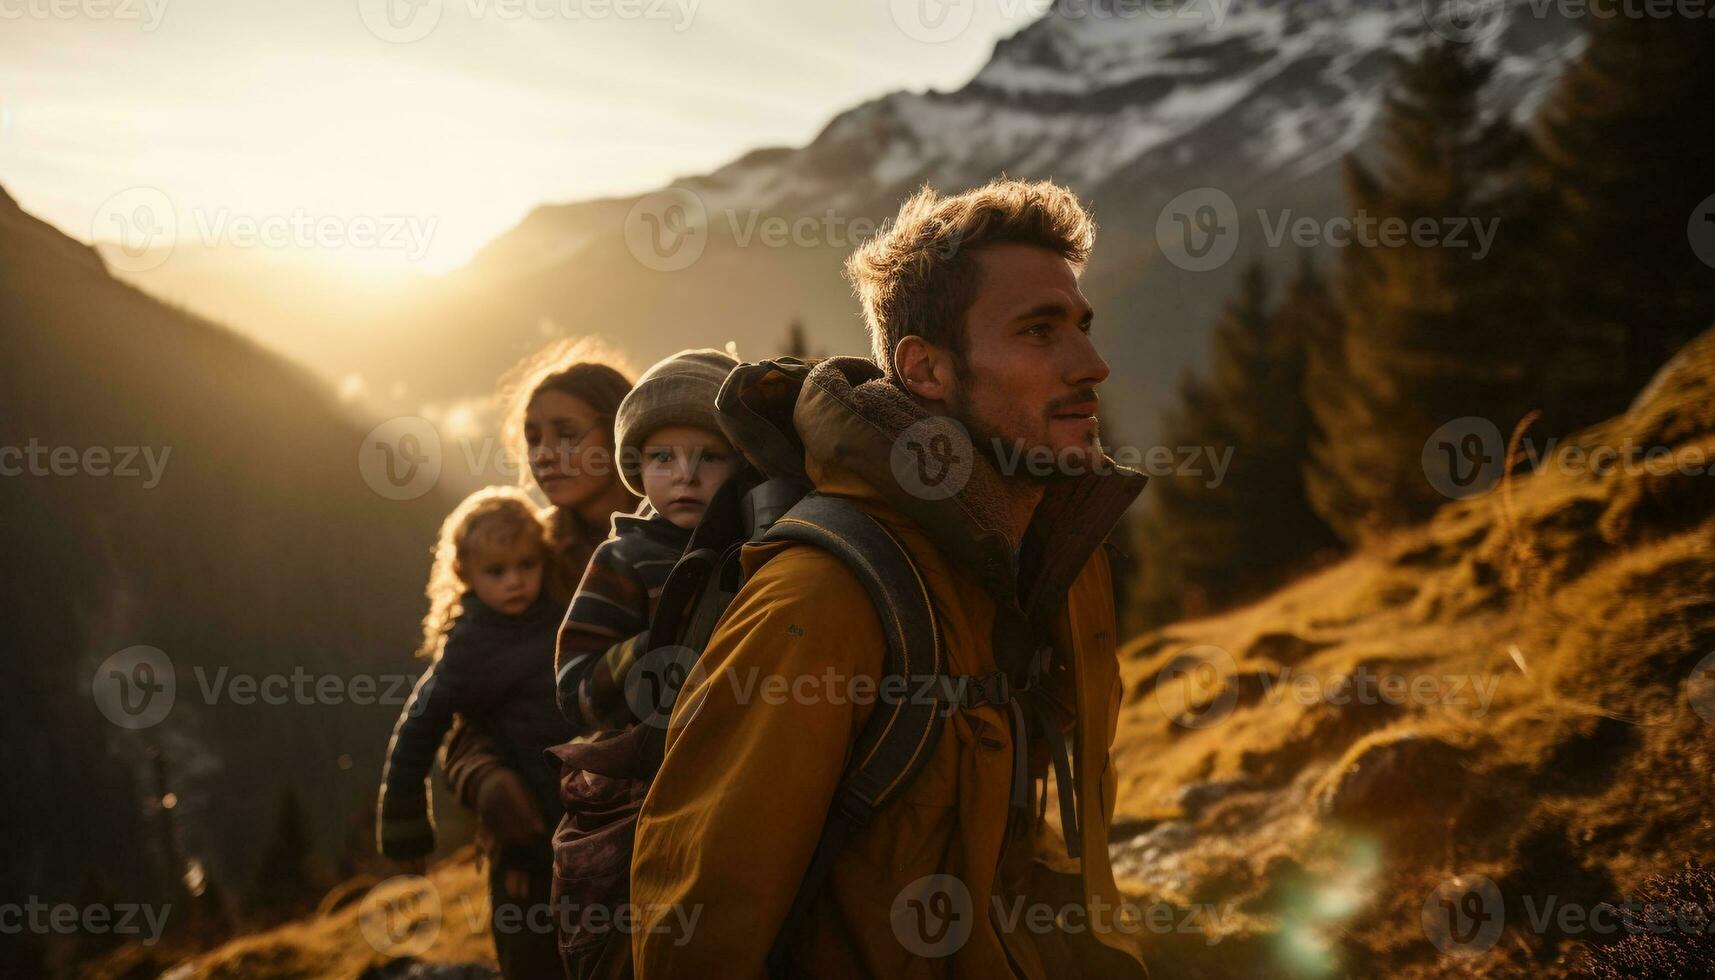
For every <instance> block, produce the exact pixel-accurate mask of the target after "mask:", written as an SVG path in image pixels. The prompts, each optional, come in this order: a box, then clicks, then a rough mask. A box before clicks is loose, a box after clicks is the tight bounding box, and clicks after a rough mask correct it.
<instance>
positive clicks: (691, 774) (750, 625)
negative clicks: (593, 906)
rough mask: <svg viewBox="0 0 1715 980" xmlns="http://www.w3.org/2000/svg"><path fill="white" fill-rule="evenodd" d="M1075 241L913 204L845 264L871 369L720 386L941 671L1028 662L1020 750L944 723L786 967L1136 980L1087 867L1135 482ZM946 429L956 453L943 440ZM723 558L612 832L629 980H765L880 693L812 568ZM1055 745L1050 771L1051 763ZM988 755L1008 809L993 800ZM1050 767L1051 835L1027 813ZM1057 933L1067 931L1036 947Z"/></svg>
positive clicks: (972, 208)
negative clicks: (722, 599)
mask: <svg viewBox="0 0 1715 980" xmlns="http://www.w3.org/2000/svg"><path fill="white" fill-rule="evenodd" d="M1093 240H1094V225H1093V223H1092V221H1091V219H1090V216H1089V215H1088V214H1087V213H1086V212H1085V210H1084V209H1083V208H1082V206H1080V205H1079V203H1078V201H1077V199H1076V198H1075V197H1074V196H1073V195H1072V194H1071V193H1070V192H1068V191H1066V190H1065V189H1063V188H1060V187H1057V186H1055V185H1053V184H1050V183H1047V182H1041V183H1022V182H1018V181H996V182H993V183H991V184H989V185H987V186H985V187H981V188H978V189H976V190H973V191H970V192H968V193H965V194H961V195H958V196H954V197H940V196H938V195H936V194H935V193H934V192H933V191H931V190H928V189H925V190H924V191H922V192H921V193H919V194H918V195H917V196H916V197H914V198H912V199H911V200H910V201H908V202H906V204H905V205H904V207H903V208H902V209H901V210H900V212H899V215H898V218H897V219H896V220H895V221H894V223H893V224H892V225H891V226H889V228H888V229H887V230H886V231H885V232H884V233H883V234H881V235H879V236H878V237H876V238H875V239H873V240H871V241H870V242H868V243H867V244H865V245H864V246H863V247H861V248H860V249H859V250H858V251H857V252H856V253H855V254H854V255H853V256H852V257H851V259H850V260H849V261H848V263H847V271H848V274H849V275H850V277H851V278H852V280H853V282H854V283H855V285H856V288H857V292H858V294H859V297H860V298H861V300H862V303H863V307H864V314H865V318H866V320H867V322H868V326H869V329H870V333H871V337H872V340H873V345H874V355H875V363H874V364H871V363H870V362H868V361H865V360H862V359H859V358H835V359H832V360H830V361H826V362H823V363H821V364H818V365H816V366H815V367H814V368H813V369H811V370H809V371H808V372H807V374H806V375H804V376H802V377H800V378H797V379H795V380H794V379H791V378H787V377H784V376H783V372H780V371H774V372H763V373H761V374H760V375H759V374H758V373H757V372H756V371H754V370H752V371H750V372H749V373H748V374H747V373H746V372H747V369H742V368H741V369H740V372H739V374H736V375H735V376H734V377H733V378H732V379H731V380H729V382H728V385H729V387H731V386H733V385H735V384H739V385H741V386H744V387H745V388H746V389H747V390H743V391H741V392H739V394H740V395H741V397H742V401H743V402H744V403H745V404H746V405H747V406H749V407H750V408H752V409H753V410H754V411H755V413H756V417H758V418H772V419H782V420H783V419H791V420H792V426H793V427H794V428H795V430H796V432H795V434H796V436H797V437H798V438H799V439H801V440H802V444H803V447H804V466H805V469H806V471H807V473H808V475H809V476H810V477H811V478H812V479H813V481H814V482H815V484H816V487H817V489H818V490H819V491H820V492H822V493H824V494H829V495H835V496H841V497H845V498H847V499H849V500H850V501H852V502H853V503H854V504H855V505H856V506H857V507H858V508H859V509H860V510H862V511H863V512H864V513H866V514H868V515H869V516H870V517H873V518H875V519H876V520H878V521H879V522H881V523H882V525H883V526H884V527H886V528H887V529H888V530H889V531H890V532H891V533H892V534H893V536H894V537H896V538H897V539H898V540H899V541H900V542H901V543H902V544H903V545H904V547H905V550H906V552H907V553H908V554H909V555H910V557H911V559H912V563H913V565H914V566H915V568H916V570H917V572H918V573H919V575H920V576H921V578H922V579H923V580H924V581H925V583H926V584H927V587H928V589H929V591H930V594H931V596H932V599H933V607H934V610H935V617H936V623H937V626H938V628H939V630H940V631H941V633H942V641H943V648H944V650H945V653H946V658H947V665H948V673H949V674H951V675H955V676H974V675H988V674H992V673H993V672H994V671H995V670H996V669H997V667H1006V666H1008V664H1009V663H1010V664H1011V665H1013V669H1014V670H1020V671H1021V669H1020V668H1018V667H1017V665H1018V664H1019V663H1021V662H1026V661H1029V660H1031V659H1032V658H1031V657H1030V656H1029V654H1033V653H1035V652H1037V651H1038V650H1040V649H1041V648H1043V647H1046V648H1049V649H1050V650H1051V651H1052V652H1051V654H1049V655H1048V657H1047V658H1046V659H1045V660H1037V664H1038V666H1039V667H1041V665H1043V664H1046V667H1045V668H1043V669H1040V670H1039V671H1034V672H1031V676H1028V677H1027V676H1023V675H1022V671H1021V672H1020V673H1019V674H1017V675H1015V676H1014V677H1013V684H1014V686H1015V689H1016V687H1019V686H1023V685H1024V684H1025V683H1027V682H1028V683H1030V684H1031V685H1032V687H1031V690H1030V691H1029V692H1028V693H1027V695H1023V696H1021V697H1028V698H1030V699H1031V700H1030V702H1029V703H1030V704H1031V706H1032V710H1031V712H1029V714H1028V717H1030V718H1036V719H1053V720H1052V721H1048V722H1042V721H1035V722H1025V723H1024V724H1023V726H1022V727H1023V729H1024V730H1020V727H1021V726H1020V720H1021V719H1024V718H1026V717H1027V715H1026V713H1023V712H1015V711H1013V710H1011V708H1012V706H1011V705H1009V704H1005V703H1003V704H984V705H980V706H976V707H969V708H961V709H959V710H956V711H953V712H952V713H950V715H949V716H948V718H947V721H946V722H945V729H944V731H943V733H942V736H941V738H940V741H939V742H938V743H937V745H936V748H935V750H934V752H933V754H932V755H931V757H930V759H929V761H928V763H927V764H926V765H925V766H924V767H923V769H922V770H921V771H920V772H919V773H918V774H917V775H916V776H915V777H914V778H913V779H912V781H911V782H910V784H909V785H908V786H907V787H906V788H904V789H903V790H902V792H901V795H900V797H899V798H898V799H895V800H893V801H892V802H890V803H889V804H887V805H886V806H885V807H883V808H882V809H880V810H879V811H877V812H876V813H875V814H874V816H873V818H872V819H871V820H870V821H869V823H868V824H867V825H866V826H864V827H862V828H861V829H859V830H858V831H857V832H856V833H855V834H854V835H853V836H852V837H851V838H850V840H849V842H848V843H847V844H846V846H845V847H844V848H843V849H842V850H841V852H840V853H839V856H838V858H837V859H836V860H835V862H834V864H833V865H832V871H831V873H830V874H829V876H828V878H827V881H826V885H825V887H823V888H822V889H821V890H820V891H819V894H817V896H816V897H815V899H814V901H813V903H812V904H811V906H810V907H809V909H808V912H807V913H806V914H805V915H804V917H803V919H802V925H801V928H799V929H796V930H794V932H793V935H792V936H791V938H790V942H789V948H788V949H787V950H786V952H787V955H788V960H789V964H790V968H791V970H792V971H793V972H797V973H802V974H807V975H815V976H886V977H897V976H948V975H958V976H979V977H993V976H1008V975H1016V976H1024V977H1037V978H1042V977H1057V976H1069V975H1086V976H1087V975H1112V976H1127V975H1141V974H1142V972H1143V971H1142V967H1141V964H1140V963H1139V962H1138V961H1137V960H1136V958H1135V957H1136V955H1137V953H1136V947H1137V936H1136V934H1135V933H1136V928H1135V924H1131V925H1132V928H1131V929H1126V928H1125V926H1126V925H1127V924H1126V923H1122V922H1118V921H1117V920H1116V918H1115V915H1114V908H1115V905H1116V902H1117V894H1116V890H1115V887H1114V882H1113V874H1112V870H1111V868H1110V867H1109V866H1108V859H1107V824H1108V821H1109V819H1111V815H1112V810H1113V805H1114V787H1115V782H1114V774H1113V771H1112V767H1111V766H1110V765H1109V761H1108V755H1109V747H1110V745H1111V743H1112V740H1113V736H1114V730H1115V725H1116V722H1117V717H1118V709H1119V703H1120V693H1121V691H1120V682H1119V676H1118V664H1117V662H1116V659H1115V655H1114V599H1113V586H1112V580H1111V578H1110V575H1109V569H1108V561H1107V557H1106V555H1105V553H1104V552H1103V550H1102V548H1101V544H1102V542H1103V541H1104V539H1105V537H1106V536H1107V534H1108V533H1109V531H1110V530H1112V528H1113V527H1114V525H1115V524H1116V522H1117V521H1118V519H1119V518H1120V516H1121V514H1122V513H1123V512H1124V511H1125V509H1126V508H1127V507H1128V506H1129V505H1130V504H1131V502H1132V501H1133V500H1134V499H1135V498H1136V497H1137V494H1138V493H1139V492H1140V491H1141V489H1142V485H1143V477H1142V476H1140V475H1138V474H1137V473H1134V472H1131V471H1129V470H1124V469H1121V468H1119V467H1116V466H1114V465H1113V464H1112V462H1111V461H1110V460H1108V459H1107V458H1106V457H1105V456H1104V455H1103V453H1102V451H1101V446H1100V441H1099V438H1098V434H1097V406H1098V399H1097V395H1096V387H1097V386H1098V385H1100V384H1101V383H1102V382H1103V381H1104V380H1106V378H1107V376H1108V366H1107V364H1106V363H1105V362H1104V361H1103V360H1102V358H1101V357H1100V356H1099V355H1098V354H1097V353H1096V349H1095V347H1094V345H1093V344H1092V342H1091V337H1090V328H1091V320H1092V315H1091V309H1090V304H1089V301H1088V300H1087V299H1086V298H1085V297H1084V295H1083V293H1082V292H1081V291H1080V289H1079V287H1078V274H1079V272H1080V270H1081V269H1082V267H1083V264H1084V262H1085V261H1086V259H1087V258H1088V255H1089V251H1090V248H1091V245H1092V243H1093ZM725 397H726V396H725V394H724V393H723V399H724V398H725ZM946 418H950V419H952V420H954V421H956V422H957V423H959V425H960V426H962V428H963V431H964V432H968V433H969V436H970V439H969V440H968V441H966V440H961V439H957V438H949V437H948V435H949V433H958V432H959V429H958V428H957V427H954V426H952V425H950V424H947V423H946V422H945V419H946ZM938 420H939V421H938ZM781 424H782V425H784V424H785V423H783V422H782V423H781ZM740 441H742V440H740ZM973 443H974V446H975V449H976V452H975V453H973V452H972V448H973ZM739 448H741V449H746V447H745V446H743V445H741V446H740V447H739ZM949 481H951V482H949ZM954 491H956V492H954ZM744 564H745V568H746V571H747V572H748V573H750V577H749V578H748V580H747V581H746V583H745V585H744V588H743V589H742V590H741V591H740V592H739V594H738V596H737V597H736V598H735V599H734V601H733V603H732V605H731V607H730V608H729V609H728V610H727V613H726V615H725V617H724V618H723V619H722V620H721V623H720V625H719V626H718V627H717V628H716V631H715V633H714V635H713V637H712V638H711V640H710V642H709V644H708V647H707V649H706V650H705V651H704V653H703V656H702V659H701V661H700V669H699V671H698V672H697V674H698V675H699V676H698V677H695V678H693V680H692V681H690V682H688V683H687V685H686V688H685V689H684V690H683V691H682V692H681V694H680V696H679V700H678V703H677V705H676V707H675V710H674V716H673V718H672V722H671V727H670V729H669V732H668V735H667V749H666V755H665V760H664V762H663V765H662V767H661V771H660V773H659V775H658V776H657V777H656V781H655V783H654V784H653V786H652V788H651V790H650V792H649V796H648V798H647V800H646V801H645V803H644V806H643V811H642V815H641V817H640V820H639V823H638V830H637V841H636V846H635V851H634V857H633V864H632V889H633V891H632V899H633V901H634V902H635V903H636V906H637V910H638V915H639V920H638V924H637V932H636V933H635V935H634V938H633V944H632V948H633V952H634V955H635V959H636V966H637V971H638V975H639V976H641V977H645V978H649V977H669V976H759V975H762V974H763V973H764V972H765V970H766V969H767V965H766V961H767V959H768V955H769V951H770V947H771V946H772V945H773V944H774V941H775V937H776V934H777V933H778V932H779V931H780V927H781V924H782V923H783V922H784V921H785V920H786V917H787V914H788V911H789V910H790V909H791V907H792V904H793V898H794V894H795V893H796V891H797V889H798V886H799V882H800V880H801V878H802V877H803V875H804V872H805V869H806V866H807V865H808V864H809V863H810V860H811V856H812V854H813V852H814V850H815V848H816V843H817V840H818V837H819V835H820V832H821V829H822V826H823V824H824V822H825V819H826V817H827V814H828V809H829V805H830V802H831V801H832V800H833V799H834V795H835V790H836V787H837V786H838V784H839V781H840V778H841V775H842V773H843V772H844V771H845V770H846V768H847V766H848V764H849V762H850V759H849V755H850V750H851V748H852V745H853V742H854V740H855V739H856V737H857V736H858V734H859V733H860V732H861V731H862V730H863V726H864V722H865V721H866V719H867V718H868V717H869V714H870V712H871V711H872V710H873V708H874V703H873V702H874V700H875V698H874V697H868V698H866V697H864V696H863V693H864V692H865V691H868V692H872V693H873V692H875V691H876V684H875V683H874V682H875V680H876V678H877V677H878V675H880V674H881V673H882V671H883V669H884V654H885V649H886V648H885V641H884V638H883V633H882V630H881V623H880V620H879V618H878V614H877V612H876V608H875V606H874V605H873V604H872V602H871V600H870V598H869V596H868V595H867V593H865V591H864V590H863V588H862V587H861V585H860V584H859V582H858V580H857V579H856V578H855V577H854V576H853V575H852V574H851V573H850V572H849V571H848V570H847V569H846V567H845V566H844V565H843V564H842V563H841V562H840V560H839V559H837V558H835V557H834V556H832V555H830V554H828V553H826V552H823V551H821V550H819V549H817V548H814V547H810V546H806V545H802V544H796V543H785V542H771V543H767V544H763V545H754V546H750V547H748V548H747V550H746V553H745V556H744ZM1020 644H1023V645H1024V648H1025V652H1026V654H1027V656H1025V657H1024V658H1022V660H1021V659H1020V658H1018V657H1016V656H1015V655H1014V654H1015V653H1016V651H1017V649H1018V647H1019V645H1020ZM865 680H867V681H869V683H868V684H867V685H865V684H864V683H863V681H865ZM1049 727H1052V728H1054V729H1055V730H1054V731H1048V730H1047V729H1048V728H1049ZM1044 736H1048V737H1044ZM1066 745H1070V746H1071V749H1070V751H1069V753H1066V750H1065V749H1064V746H1066ZM1055 746H1060V747H1061V749H1062V752H1063V753H1064V754H1069V755H1070V758H1069V759H1064V758H1063V760H1062V761H1064V762H1067V763H1069V766H1068V767H1061V766H1056V765H1053V764H1051V762H1050V759H1051V756H1052V755H1053V752H1052V751H1051V750H1052V749H1053V748H1054V747H1055ZM1015 748H1017V749H1019V750H1020V751H1021V753H1022V754H1023V756H1024V759H1025V761H1026V763H1027V765H1028V768H1027V770H1026V771H1027V773H1028V775H1029V777H1030V778H1029V779H1028V780H1021V781H1019V782H1020V783H1021V784H1023V783H1027V785H1018V786H1015V785H1014V781H1015V776H1014V764H1015V760H1014V756H1013V752H1014V750H1015ZM1056 768H1058V769H1060V771H1061V772H1062V773H1068V774H1069V775H1063V776H1061V777H1058V778H1057V779H1056V783H1057V793H1058V795H1059V796H1060V797H1062V798H1063V799H1064V800H1065V801H1066V806H1065V807H1063V808H1058V809H1060V810H1061V813H1062V814H1063V816H1061V819H1060V823H1061V824H1062V825H1066V824H1068V823H1070V824H1071V828H1069V831H1070V832H1069V834H1068V836H1069V837H1070V838H1071V839H1070V840H1069V841H1063V840H1062V839H1061V836H1060V834H1059V833H1058V832H1057V831H1056V830H1055V829H1054V828H1053V827H1052V826H1051V825H1050V824H1049V823H1047V822H1045V821H1044V820H1042V819H1040V818H1039V816H1038V809H1037V805H1038V802H1039V796H1038V794H1039V793H1040V792H1041V791H1042V790H1041V789H1040V788H1039V787H1040V786H1041V785H1045V782H1044V783H1040V784H1039V781H1041V780H1044V777H1045V775H1046V774H1047V773H1048V772H1049V771H1050V770H1052V769H1056ZM1069 784H1075V788H1074V786H1073V785H1069ZM1021 801H1022V804H1023V805H1020V803H1021ZM1073 801H1076V805H1075V806H1074V805H1073ZM1079 853H1081V854H1082V859H1081V861H1080V860H1079V859H1078V858H1076V857H1073V856H1069V854H1070V855H1076V854H1079ZM1045 909H1046V910H1047V913H1048V914H1047V915H1046V916H1045V914H1044V910H1045ZM1068 909H1071V910H1072V912H1071V914H1069V915H1067V916H1066V917H1065V919H1064V920H1063V921H1068V922H1072V923H1073V924H1074V929H1076V930H1078V931H1074V929H1063V928H1060V927H1058V926H1056V925H1054V917H1055V916H1059V915H1061V914H1062V913H1064V912H1066V911H1067V910H1068ZM686 923H694V925H691V926H690V927H689V929H688V930H687V929H686V928H685V927H684V924H686Z"/></svg>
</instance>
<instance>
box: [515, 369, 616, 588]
mask: <svg viewBox="0 0 1715 980" xmlns="http://www.w3.org/2000/svg"><path fill="white" fill-rule="evenodd" d="M632 374H633V371H632V369H631V365H630V363H629V362H628V361H627V360H626V359H625V356H624V355H623V354H621V353H619V352H618V351H616V350H614V349H613V348H612V347H611V346H609V345H608V344H606V343H604V342H603V341H602V340H600V339H599V338H596V337H564V338H561V339H560V340H556V341H554V342H553V343H550V344H548V345H547V346H546V347H543V348H542V349H541V350H539V351H537V352H536V353H534V354H532V355H530V356H529V357H526V358H525V359H524V360H522V361H519V362H518V363H517V364H516V365H514V366H513V368H512V369H511V370H510V371H508V372H506V374H505V375H504V376H502V377H501V379H500V386H499V393H498V395H497V398H498V401H499V406H500V412H501V423H500V426H501V428H500V435H501V439H502V444H503V445H504V446H506V448H507V449H508V450H509V451H511V453H512V454H513V458H514V459H516V460H518V463H519V467H518V482H519V484H520V485H521V486H524V487H529V486H531V485H532V483H533V481H532V478H531V475H530V449H529V447H528V446H526V445H525V444H524V413H525V411H526V410H527V409H528V408H529V407H530V403H531V402H532V401H534V400H535V398H536V396H537V395H539V394H541V393H542V392H544V391H558V392H563V393H564V394H567V395H571V396H572V397H573V398H577V399H580V400H582V401H583V403H584V404H586V405H588V406H589V407H590V409H591V410H592V411H594V412H595V413H596V415H597V416H599V417H600V419H601V422H602V425H603V426H605V427H606V429H607V436H608V443H609V445H612V444H613V441H614V440H613V420H614V416H616V415H617V414H618V413H619V403H620V402H622V401H624V400H625V396H626V395H627V394H628V393H630V391H631V376H632ZM613 474H614V475H613V479H614V480H615V481H616V482H617V481H618V480H619V473H618V471H617V470H614V471H613ZM542 521H543V522H544V523H546V524H547V526H548V536H549V540H550V541H551V542H552V554H553V555H554V557H555V561H554V562H553V572H554V574H553V575H552V576H550V577H549V581H548V583H547V585H546V586H545V587H546V588H548V589H549V590H550V592H551V593H552V594H554V595H556V596H559V595H561V594H562V593H563V594H564V597H566V598H570V595H571V593H572V591H573V590H575V589H576V588H577V584H578V579H579V578H580V577H581V576H582V575H583V573H584V570H583V567H582V561H581V560H579V559H580V558H584V557H587V555H586V554H585V553H584V546H587V545H589V544H590V540H589V539H591V538H594V539H597V540H599V539H600V538H602V537H605V536H606V535H607V530H608V528H607V524H606V523H605V522H604V523H603V524H602V525H601V526H600V527H587V526H585V524H584V522H583V521H582V520H581V519H579V517H578V516H577V515H576V514H567V513H561V512H560V511H559V509H558V508H555V507H549V508H548V509H547V510H546V511H544V512H543V513H542ZM567 556H572V557H569V558H568V557H567ZM568 564H575V565H578V567H577V568H569V567H563V566H566V565H568Z"/></svg>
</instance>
